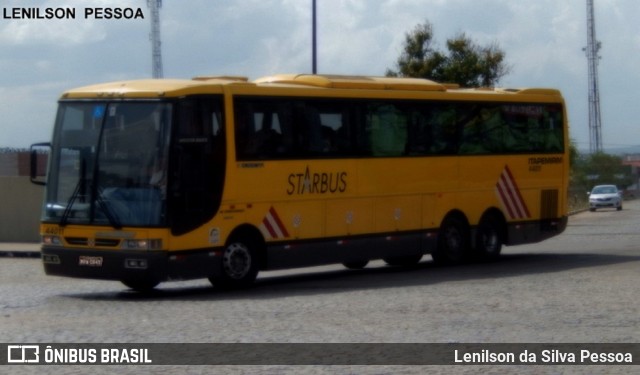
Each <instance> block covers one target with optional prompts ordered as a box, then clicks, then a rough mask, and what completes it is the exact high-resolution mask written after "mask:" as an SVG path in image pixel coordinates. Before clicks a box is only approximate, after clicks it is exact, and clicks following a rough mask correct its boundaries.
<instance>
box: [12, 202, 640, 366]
mask: <svg viewBox="0 0 640 375" xmlns="http://www.w3.org/2000/svg"><path fill="white" fill-rule="evenodd" d="M639 242H640V201H633V202H625V209H624V210H623V211H620V212H616V211H615V210H602V211H598V212H595V213H590V212H584V213H581V214H578V215H575V216H572V217H571V218H570V220H569V227H568V228H567V230H566V231H565V233H564V234H562V235H561V236H558V237H556V238H553V239H550V240H547V241H545V242H542V243H539V244H534V245H526V246H518V247H508V248H505V249H504V251H503V254H504V255H503V256H502V257H501V258H500V260H498V261H496V262H493V263H474V264H466V265H461V266H457V267H437V266H435V265H434V264H433V263H432V262H431V260H430V258H429V257H428V256H425V258H424V259H423V261H422V262H421V263H420V264H419V265H418V266H416V267H411V268H396V267H388V266H385V265H384V264H383V263H382V262H374V263H373V264H372V265H370V266H369V267H367V268H366V269H364V270H360V271H352V270H346V269H344V268H342V267H341V266H330V267H316V268H307V269H299V270H290V271H279V272H266V273H262V274H261V275H260V277H259V279H258V282H257V284H256V286H255V287H254V288H252V289H250V290H245V291H234V292H223V291H218V290H215V289H213V288H211V287H210V285H209V283H208V281H206V280H197V281H189V282H175V283H164V284H161V285H160V286H159V290H158V291H156V292H155V293H153V294H150V295H141V294H138V293H135V292H131V291H128V290H127V289H126V288H125V287H124V286H122V285H121V284H120V283H117V282H105V281H92V280H77V279H67V278H58V277H49V276H45V275H44V274H43V271H42V267H41V264H40V261H39V260H37V259H21V258H0V291H1V293H0V295H1V300H0V312H1V314H0V333H1V334H2V337H3V341H4V342H8V343H122V342H126V343H164V342H172V343H514V342H517V343H600V342H604V343H638V342H640V328H639V327H640V313H639V307H640V302H639V301H638V295H640V294H639V293H638V286H639V285H640V273H639V266H640V245H639ZM638 367H639V366H634V367H629V366H498V367H493V366H480V367H478V366H455V367H451V366H449V367H435V366H350V367H349V366H299V367H288V366H213V367H212V366H195V367H178V366H157V367H156V366H154V367H153V372H154V373H166V374H176V373H196V374H198V373H207V374H210V373H215V374H218V373H219V374H228V373H231V374H245V373H246V374H256V373H267V374H281V373H290V374H298V373H305V374H324V373H336V374H361V373H362V374H421V373H443V374H444V373H469V374H471V373H520V374H522V373H524V374H539V373H543V374H545V373H550V374H562V373H579V374H592V373H601V374H616V373H618V374H626V373H634V371H640V369H639V368H638ZM6 369H8V370H9V372H8V373H25V374H27V373H86V372H87V371H89V370H90V371H91V372H93V373H96V374H99V373H112V372H118V373H123V374H129V373H131V374H138V373H144V372H148V370H149V369H151V368H149V367H145V368H140V367H135V366H125V367H120V366H117V367H114V366H104V367H103V366H100V367H96V366H94V367H91V368H90V369H89V368H87V367H82V366H52V367H43V366H11V367H6ZM4 370H5V369H2V370H0V371H2V372H3V373H5V371H4Z"/></svg>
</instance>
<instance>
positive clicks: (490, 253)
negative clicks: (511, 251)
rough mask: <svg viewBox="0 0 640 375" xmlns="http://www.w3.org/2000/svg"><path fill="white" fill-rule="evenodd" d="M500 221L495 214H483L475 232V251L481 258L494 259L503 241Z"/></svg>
mask: <svg viewBox="0 0 640 375" xmlns="http://www.w3.org/2000/svg"><path fill="white" fill-rule="evenodd" d="M502 233H503V225H502V221H501V220H500V219H499V218H498V217H496V216H495V215H491V214H489V215H485V216H484V217H483V218H482V219H481V220H480V224H479V225H478V231H477V233H476V253H477V255H478V256H480V258H482V259H496V258H498V257H499V256H500V251H502V243H503V242H504V238H503V237H504V236H503V235H502Z"/></svg>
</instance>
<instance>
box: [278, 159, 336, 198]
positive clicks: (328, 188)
mask: <svg viewBox="0 0 640 375" xmlns="http://www.w3.org/2000/svg"><path fill="white" fill-rule="evenodd" d="M288 181H289V187H288V188H287V194H288V195H303V194H327V193H331V194H335V193H344V192H345V191H346V190H347V172H334V173H311V171H310V170H309V166H307V168H306V169H305V171H304V173H291V174H290V175H289V180H288Z"/></svg>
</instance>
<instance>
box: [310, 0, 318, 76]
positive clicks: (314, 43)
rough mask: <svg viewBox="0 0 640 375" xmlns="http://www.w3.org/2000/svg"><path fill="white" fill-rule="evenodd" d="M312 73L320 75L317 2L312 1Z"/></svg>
mask: <svg viewBox="0 0 640 375" xmlns="http://www.w3.org/2000/svg"><path fill="white" fill-rule="evenodd" d="M311 7H312V9H311V19H312V20H311V28H312V30H311V72H312V73H313V74H317V73H318V60H317V58H318V48H317V41H318V40H317V31H316V29H317V21H316V0H311Z"/></svg>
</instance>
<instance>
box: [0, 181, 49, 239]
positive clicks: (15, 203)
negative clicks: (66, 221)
mask: <svg viewBox="0 0 640 375" xmlns="http://www.w3.org/2000/svg"><path fill="white" fill-rule="evenodd" d="M43 195H44V188H43V187H42V186H38V185H34V184H32V183H31V182H30V181H29V177H27V176H0V242H39V241H40V236H39V233H38V232H39V222H40V210H41V208H42V199H43Z"/></svg>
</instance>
